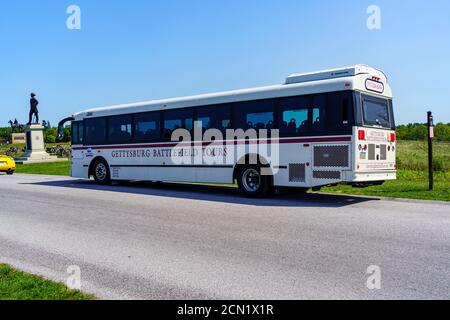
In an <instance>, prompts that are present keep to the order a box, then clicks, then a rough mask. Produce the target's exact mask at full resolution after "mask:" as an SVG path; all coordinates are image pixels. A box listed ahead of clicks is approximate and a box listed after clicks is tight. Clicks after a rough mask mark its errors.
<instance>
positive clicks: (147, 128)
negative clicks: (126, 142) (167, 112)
mask: <svg viewBox="0 0 450 320" xmlns="http://www.w3.org/2000/svg"><path fill="white" fill-rule="evenodd" d="M160 118H161V116H160V113H159V112H148V113H142V114H137V115H136V116H135V117H134V141H135V142H137V143H145V142H156V141H158V140H159V139H160V138H161V132H160Z"/></svg>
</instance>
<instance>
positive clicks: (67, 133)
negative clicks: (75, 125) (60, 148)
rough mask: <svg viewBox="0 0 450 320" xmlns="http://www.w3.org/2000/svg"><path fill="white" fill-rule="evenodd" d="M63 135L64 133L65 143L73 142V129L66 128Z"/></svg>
mask: <svg viewBox="0 0 450 320" xmlns="http://www.w3.org/2000/svg"><path fill="white" fill-rule="evenodd" d="M63 133H64V136H63V142H70V141H72V127H71V126H67V127H65V128H64V132H63Z"/></svg>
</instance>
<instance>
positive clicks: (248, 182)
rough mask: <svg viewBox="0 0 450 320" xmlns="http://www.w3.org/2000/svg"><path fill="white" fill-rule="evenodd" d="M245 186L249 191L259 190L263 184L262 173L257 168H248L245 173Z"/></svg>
mask: <svg viewBox="0 0 450 320" xmlns="http://www.w3.org/2000/svg"><path fill="white" fill-rule="evenodd" d="M242 177H243V179H242V180H243V181H242V182H243V185H244V188H245V189H246V190H247V191H249V192H255V191H258V190H259V187H260V185H261V175H260V174H259V172H258V171H257V170H255V169H248V170H246V171H245V172H244V174H243V176H242Z"/></svg>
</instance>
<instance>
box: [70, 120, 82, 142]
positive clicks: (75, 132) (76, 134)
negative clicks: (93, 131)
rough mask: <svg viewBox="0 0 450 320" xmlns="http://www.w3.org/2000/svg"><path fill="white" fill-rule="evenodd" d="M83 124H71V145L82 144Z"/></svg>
mask: <svg viewBox="0 0 450 320" xmlns="http://www.w3.org/2000/svg"><path fill="white" fill-rule="evenodd" d="M83 129H84V125H83V122H81V121H77V122H72V144H83V140H84V132H83Z"/></svg>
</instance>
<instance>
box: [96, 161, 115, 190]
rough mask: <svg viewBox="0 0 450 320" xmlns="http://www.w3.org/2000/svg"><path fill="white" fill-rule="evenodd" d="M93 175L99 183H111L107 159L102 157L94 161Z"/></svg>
mask: <svg viewBox="0 0 450 320" xmlns="http://www.w3.org/2000/svg"><path fill="white" fill-rule="evenodd" d="M93 175H94V180H95V182H97V183H98V184H101V185H107V184H111V173H110V170H109V166H108V163H107V162H106V161H105V160H103V159H100V160H97V161H96V162H95V163H94V167H93Z"/></svg>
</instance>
